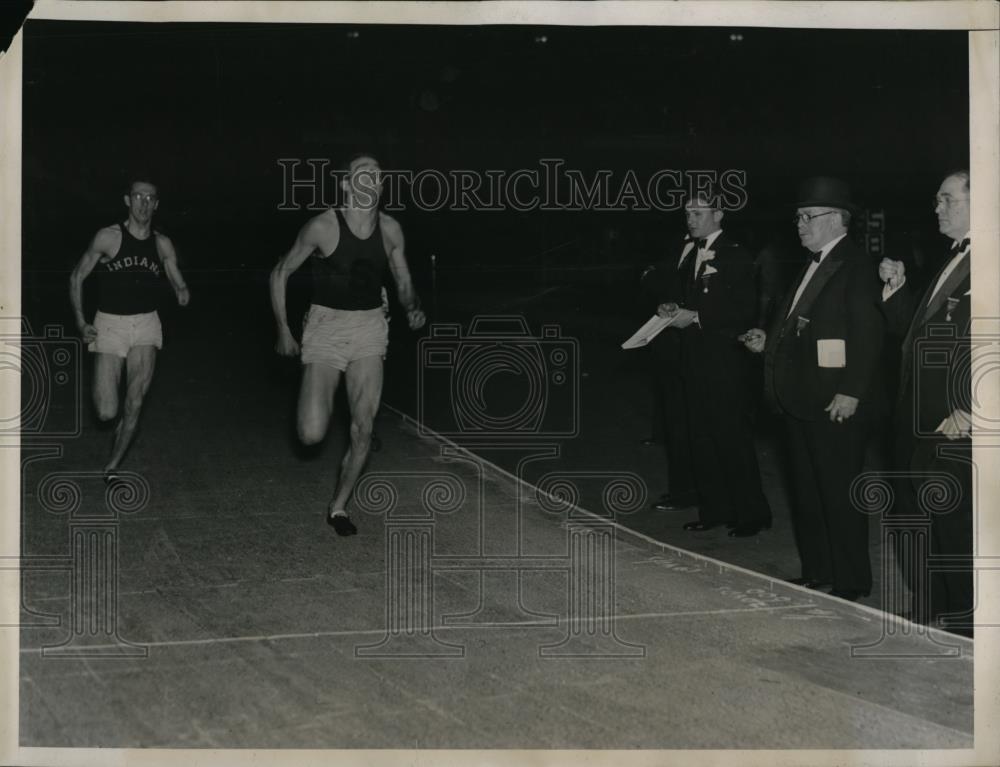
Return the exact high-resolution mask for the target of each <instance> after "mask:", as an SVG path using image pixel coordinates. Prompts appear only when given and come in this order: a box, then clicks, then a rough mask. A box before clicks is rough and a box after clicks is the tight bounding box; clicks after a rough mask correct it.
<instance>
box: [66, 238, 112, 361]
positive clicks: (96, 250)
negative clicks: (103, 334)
mask: <svg viewBox="0 0 1000 767" xmlns="http://www.w3.org/2000/svg"><path fill="white" fill-rule="evenodd" d="M113 232H114V229H113V228H112V227H108V228H105V229H101V230H100V231H99V232H98V233H97V234H95V235H94V239H93V240H92V241H91V243H90V245H89V246H88V247H87V250H86V252H84V254H83V257H82V258H81V259H80V260H79V261H78V262H77V264H76V267H74V269H73V272H72V273H71V274H70V276H69V302H70V303H71V304H72V305H73V316H74V317H75V318H76V327H77V330H79V331H80V335H81V336H83V340H84V341H87V342H90V341H93V340H94V339H95V338H97V330H96V329H95V328H94V326H93V325H91V324H89V323H88V322H87V319H86V317H84V316H83V281H84V280H85V279H87V277H88V276H89V275H90V273H91V272H92V271H94V267H95V266H97V263H98V261H100V260H101V256H103V255H105V254H107V255H110V254H111V249H112V247H113V242H112V240H113V238H114V234H113Z"/></svg>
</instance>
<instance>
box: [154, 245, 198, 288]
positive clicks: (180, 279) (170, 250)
mask: <svg viewBox="0 0 1000 767" xmlns="http://www.w3.org/2000/svg"><path fill="white" fill-rule="evenodd" d="M156 251H157V253H159V254H160V261H162V262H163V271H164V272H166V274H167V279H168V280H169V281H170V287H172V288H173V289H174V294H175V295H176V296H177V303H179V304H180V305H181V306H187V305H188V301H190V300H191V291H189V290H188V286H187V284H186V283H185V282H184V275H182V274H181V269H180V267H179V266H177V251H175V250H174V244H173V243H172V242H171V241H170V238H169V237H166V236H164V235H162V234H157V235H156Z"/></svg>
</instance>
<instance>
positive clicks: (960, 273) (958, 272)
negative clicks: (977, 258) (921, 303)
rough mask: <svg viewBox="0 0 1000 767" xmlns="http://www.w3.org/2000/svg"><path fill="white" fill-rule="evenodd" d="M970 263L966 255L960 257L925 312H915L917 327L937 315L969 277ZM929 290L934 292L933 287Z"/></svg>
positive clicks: (970, 260)
mask: <svg viewBox="0 0 1000 767" xmlns="http://www.w3.org/2000/svg"><path fill="white" fill-rule="evenodd" d="M971 262H972V259H971V258H970V257H969V255H968V254H966V255H965V256H963V257H962V260H961V261H959V262H958V264H957V265H956V266H955V268H954V269H953V270H952V272H951V274H949V275H948V279H946V280H945V281H944V284H943V285H942V286H941V289H940V290H939V291H938V292H937V293H935V294H934V297H933V298H932V299H931V301H930V303H929V304H927V308H926V310H924V311H923V312H917V314H916V316H914V318H913V319H914V321H915V322H917V323H918V324H919V325H923V324H924V323H925V322H927V320H929V319H930V318H931V317H933V316H934V315H935V314H937V311H938V309H940V308H941V307H942V306H943V305H944V302H945V300H946V299H947V298H948V296H950V295H951V294H952V293H953V292H954V291H955V288H957V287H958V286H959V285H960V284H961V283H962V281H963V280H965V279H966V278H967V277H968V276H969V271H970V264H971ZM939 279H940V278H939ZM934 282H935V284H936V283H937V280H935V281H934ZM931 290H934V285H931Z"/></svg>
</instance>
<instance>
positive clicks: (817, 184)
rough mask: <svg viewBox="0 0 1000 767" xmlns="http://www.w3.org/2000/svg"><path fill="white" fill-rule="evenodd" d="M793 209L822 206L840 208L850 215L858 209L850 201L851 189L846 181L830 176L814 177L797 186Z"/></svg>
mask: <svg viewBox="0 0 1000 767" xmlns="http://www.w3.org/2000/svg"><path fill="white" fill-rule="evenodd" d="M795 199H796V203H795V207H797V208H809V207H812V206H814V205H815V206H822V207H824V208H842V209H843V210H849V211H851V212H852V213H853V212H855V211H856V210H857V209H858V208H857V206H856V205H855V204H854V201H853V200H852V199H851V188H850V187H849V186H848V185H847V182H846V181H842V180H840V179H839V178H831V177H830V176H814V177H813V178H807V179H806V180H805V181H803V182H802V184H801V185H800V186H799V194H798V197H796V198H795Z"/></svg>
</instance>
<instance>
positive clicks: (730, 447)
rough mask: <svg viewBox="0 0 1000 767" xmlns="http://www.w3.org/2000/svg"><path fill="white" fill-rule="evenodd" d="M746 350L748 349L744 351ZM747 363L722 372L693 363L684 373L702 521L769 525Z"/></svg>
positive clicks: (741, 524) (769, 508)
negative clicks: (745, 372) (743, 371)
mask: <svg viewBox="0 0 1000 767" xmlns="http://www.w3.org/2000/svg"><path fill="white" fill-rule="evenodd" d="M741 351H742V350H741ZM740 365H741V362H740V361H738V360H736V361H734V364H733V365H732V366H729V367H728V375H718V374H717V371H716V370H715V368H714V367H711V368H706V367H705V366H697V367H692V366H688V367H686V368H685V372H684V383H685V395H686V397H687V401H688V416H689V423H688V430H689V433H690V435H691V451H692V453H693V457H694V477H695V484H696V486H697V490H698V520H699V521H700V522H704V523H706V524H718V523H723V522H732V523H735V524H737V525H740V526H743V527H755V526H762V525H769V524H770V523H771V507H770V506H769V504H768V502H767V499H766V498H765V497H764V491H763V489H762V487H761V482H760V467H759V466H758V463H757V451H756V450H755V448H754V440H753V423H752V420H751V413H750V408H751V392H750V387H749V384H748V382H747V380H746V376H744V375H740Z"/></svg>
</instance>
